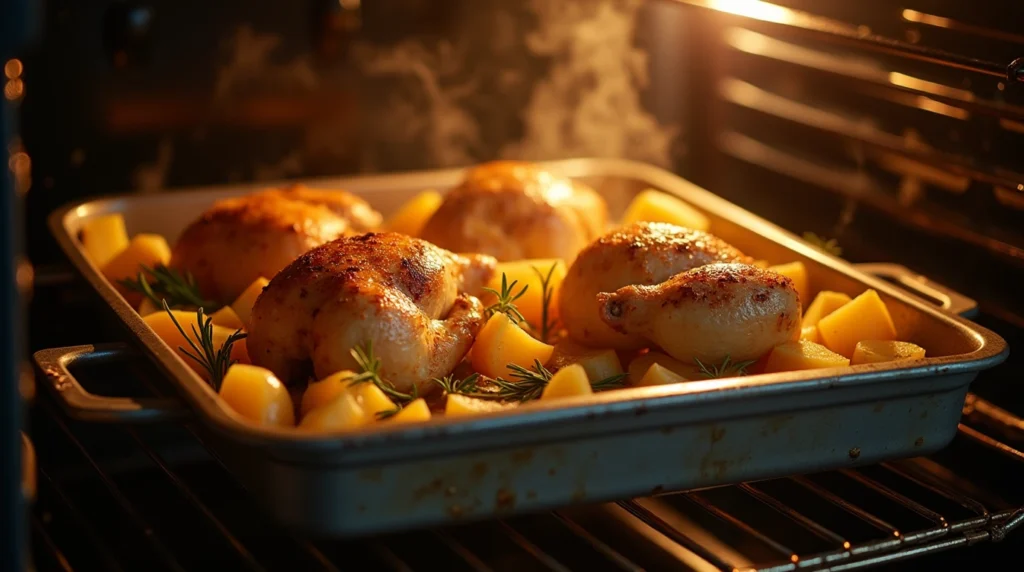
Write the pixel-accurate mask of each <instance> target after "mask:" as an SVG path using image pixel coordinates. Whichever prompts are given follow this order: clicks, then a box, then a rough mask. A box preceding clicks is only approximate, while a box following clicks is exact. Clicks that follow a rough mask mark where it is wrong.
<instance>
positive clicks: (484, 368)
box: [469, 313, 555, 377]
mask: <svg viewBox="0 0 1024 572" xmlns="http://www.w3.org/2000/svg"><path fill="white" fill-rule="evenodd" d="M554 349H555V348H554V346H549V345H548V344H545V343H543V342H540V341H538V340H536V339H534V338H533V337H531V336H530V334H528V333H526V332H525V331H523V329H522V328H520V327H519V326H518V325H516V324H515V323H513V322H512V320H510V319H509V318H508V316H506V315H505V314H501V313H498V314H494V315H493V316H491V317H490V319H488V320H487V323H486V324H484V327H483V328H481V329H480V333H479V334H477V337H476V342H475V343H474V344H473V348H472V349H471V350H470V352H469V358H470V362H471V363H472V364H473V369H474V370H476V371H477V372H479V373H480V374H481V375H485V376H487V377H501V376H504V375H508V365H509V364H516V365H520V366H522V367H526V368H530V367H533V362H534V360H537V361H540V363H542V364H544V363H547V361H548V359H550V358H551V353H552V352H553V351H554Z"/></svg>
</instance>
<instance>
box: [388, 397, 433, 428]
mask: <svg viewBox="0 0 1024 572" xmlns="http://www.w3.org/2000/svg"><path fill="white" fill-rule="evenodd" d="M423 421H430V408H429V407H427V402H426V401H424V400H423V398H422V397H420V398H419V399H414V400H413V401H412V402H411V403H409V404H408V405H406V406H405V407H403V408H402V410H401V411H399V412H398V413H396V414H395V415H393V416H392V417H391V419H390V421H389V422H390V423H421V422H423Z"/></svg>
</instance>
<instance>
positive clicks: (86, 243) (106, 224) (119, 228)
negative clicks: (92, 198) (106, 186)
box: [81, 214, 128, 268]
mask: <svg viewBox="0 0 1024 572" xmlns="http://www.w3.org/2000/svg"><path fill="white" fill-rule="evenodd" d="M81 236H82V246H83V247H84V248H85V253H86V254H87V255H89V260H91V261H92V263H93V264H95V265H96V268H103V267H104V266H106V265H107V263H108V262H110V261H111V260H113V259H114V257H115V256H117V255H118V254H119V253H120V252H121V251H122V250H124V249H125V248H128V230H127V229H126V228H125V225H124V217H122V216H121V215H120V214H109V215H102V216H98V217H96V218H93V219H89V220H87V221H85V222H84V223H82V235H81Z"/></svg>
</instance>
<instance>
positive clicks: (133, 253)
mask: <svg viewBox="0 0 1024 572" xmlns="http://www.w3.org/2000/svg"><path fill="white" fill-rule="evenodd" d="M170 261H171V247H170V246H168V245H167V239H165V238H164V237H162V236H160V235H159V234H136V235H135V236H133V237H132V239H131V240H130V241H129V242H128V245H127V246H126V247H125V248H124V249H123V250H122V251H121V252H119V253H118V254H117V255H116V256H114V257H113V258H112V259H110V262H107V263H106V264H105V265H103V270H102V272H103V275H104V276H106V278H107V280H110V281H111V282H113V283H115V284H116V283H117V281H118V280H124V279H125V278H128V279H131V280H135V279H136V277H138V275H139V272H140V271H141V270H142V269H141V268H140V266H142V265H146V266H148V267H150V268H153V267H154V266H166V265H167V263H168V262H170Z"/></svg>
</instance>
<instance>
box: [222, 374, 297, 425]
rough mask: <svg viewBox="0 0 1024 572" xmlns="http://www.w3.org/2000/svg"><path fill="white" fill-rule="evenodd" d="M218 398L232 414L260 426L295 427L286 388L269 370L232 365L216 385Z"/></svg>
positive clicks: (292, 410) (293, 413)
mask: <svg viewBox="0 0 1024 572" xmlns="http://www.w3.org/2000/svg"><path fill="white" fill-rule="evenodd" d="M220 397H221V399H223V400H224V401H225V402H227V404H228V405H230V406H231V409H234V410H235V412H236V413H238V414H239V415H241V416H242V417H245V418H246V419H249V420H250V421H254V422H256V423H258V424H260V425H276V426H280V427H294V426H295V409H294V408H293V407H292V398H291V396H290V395H288V388H286V387H285V386H284V384H283V383H281V381H280V380H279V379H277V377H275V376H274V374H273V373H271V371H270V370H268V369H264V368H262V367H257V366H255V365H245V364H235V365H233V366H231V368H230V369H228V373H227V375H225V376H224V382H223V383H222V384H221V386H220Z"/></svg>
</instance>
